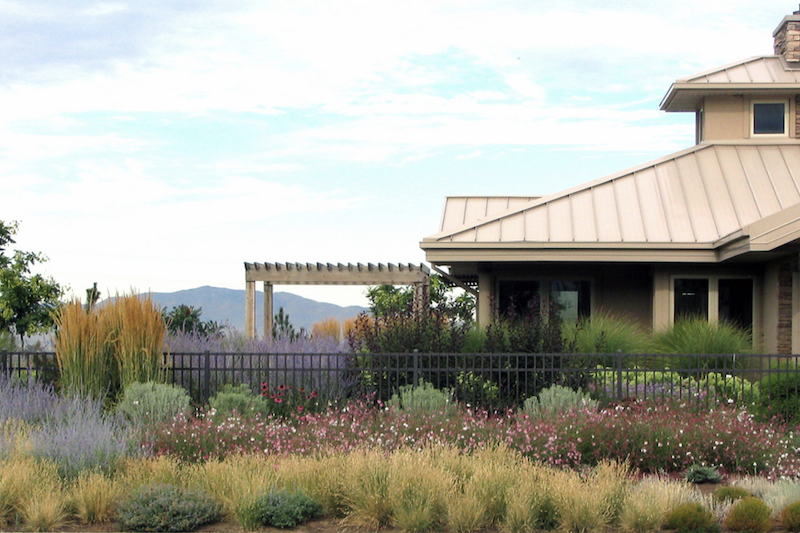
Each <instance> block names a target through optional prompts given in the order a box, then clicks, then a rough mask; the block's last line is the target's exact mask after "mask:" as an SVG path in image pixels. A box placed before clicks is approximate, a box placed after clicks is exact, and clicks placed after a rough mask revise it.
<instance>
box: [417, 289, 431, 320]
mask: <svg viewBox="0 0 800 533" xmlns="http://www.w3.org/2000/svg"><path fill="white" fill-rule="evenodd" d="M430 307H431V284H430V282H428V283H425V282H420V283H414V314H415V315H417V316H420V315H422V314H423V313H426V312H427V311H428V310H429V309H430Z"/></svg>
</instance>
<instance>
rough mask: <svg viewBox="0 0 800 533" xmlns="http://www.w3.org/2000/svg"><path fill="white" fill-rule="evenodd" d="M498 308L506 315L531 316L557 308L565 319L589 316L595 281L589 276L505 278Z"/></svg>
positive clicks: (560, 315)
mask: <svg viewBox="0 0 800 533" xmlns="http://www.w3.org/2000/svg"><path fill="white" fill-rule="evenodd" d="M498 289H499V290H498V298H497V303H498V310H499V311H500V314H502V315H506V316H509V315H510V316H529V315H532V314H536V313H539V311H540V310H544V309H549V308H550V306H552V308H553V310H554V311H555V312H556V313H557V314H558V316H559V317H561V318H562V319H563V320H565V321H570V322H576V321H577V320H578V318H580V317H584V316H589V314H590V310H591V283H590V282H589V281H586V280H552V279H549V280H548V279H543V280H501V281H500V283H499V287H498Z"/></svg>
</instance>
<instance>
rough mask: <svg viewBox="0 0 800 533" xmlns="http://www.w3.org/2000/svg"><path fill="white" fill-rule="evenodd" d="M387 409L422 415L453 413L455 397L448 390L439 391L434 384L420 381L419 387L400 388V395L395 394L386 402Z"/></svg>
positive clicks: (406, 386)
mask: <svg viewBox="0 0 800 533" xmlns="http://www.w3.org/2000/svg"><path fill="white" fill-rule="evenodd" d="M386 406H387V407H394V408H395V409H400V410H402V411H411V412H414V413H421V414H434V413H441V412H445V413H447V412H452V411H453V409H454V402H453V396H452V394H451V393H450V391H449V390H448V389H442V390H439V389H437V388H436V387H434V386H433V385H432V384H430V383H428V382H426V381H424V380H420V381H419V385H418V386H416V387H415V386H413V385H405V386H403V387H400V393H399V394H393V395H392V397H391V398H390V399H389V401H388V402H386Z"/></svg>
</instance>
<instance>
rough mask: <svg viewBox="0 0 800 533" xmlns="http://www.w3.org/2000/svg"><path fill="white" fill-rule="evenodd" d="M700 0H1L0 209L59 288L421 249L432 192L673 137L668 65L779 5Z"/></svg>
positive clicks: (726, 57)
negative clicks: (662, 105) (665, 101)
mask: <svg viewBox="0 0 800 533" xmlns="http://www.w3.org/2000/svg"><path fill="white" fill-rule="evenodd" d="M698 4H699V2H697V1H696V0H691V1H690V0H673V1H670V2H641V1H638V0H631V1H626V0H620V1H609V0H603V1H601V0H583V1H580V2H578V1H570V0H563V1H557V2H556V1H545V0H524V1H499V0H491V1H485V2H475V1H469V0H459V1H453V2H449V1H436V0H425V1H415V0H405V1H403V2H387V1H382V0H365V1H350V0H337V1H335V2H330V1H323V0H314V1H302V0H289V1H275V0H258V1H245V0H231V1H226V2H219V1H216V0H213V1H212V0H197V1H192V2H185V1H182V0H181V1H178V0H157V1H155V0H154V1H149V0H136V1H119V2H117V1H107V2H95V1H83V0H74V1H71V2H59V1H55V0H41V1H40V0H0V183H2V188H0V220H5V221H10V220H17V221H19V222H20V231H19V233H18V236H17V241H18V245H19V247H20V248H21V249H24V250H32V251H42V252H44V253H45V254H47V255H48V256H49V258H50V261H49V262H48V263H47V264H45V265H43V267H42V269H41V271H43V272H45V273H47V274H48V275H51V276H53V277H54V278H55V279H56V280H57V281H59V282H61V283H64V284H66V285H69V286H70V287H71V289H72V291H73V292H74V294H76V295H78V296H83V295H84V291H85V289H86V288H87V287H90V286H91V285H92V283H93V282H97V283H98V286H99V288H100V290H101V291H102V292H103V293H104V294H105V295H108V294H113V293H114V292H128V291H130V290H131V289H135V290H137V291H140V292H145V291H150V290H152V291H156V292H171V291H176V290H181V289H189V288H193V287H198V286H201V285H212V286H218V287H229V288H235V289H243V288H244V268H243V262H245V261H247V262H286V261H290V262H294V261H299V262H306V261H310V262H343V263H346V262H372V263H377V262H393V263H397V262H404V263H408V262H411V263H419V262H421V261H423V260H424V254H423V253H422V251H421V250H420V249H419V241H420V240H422V238H423V237H425V236H427V235H430V234H433V233H436V232H437V230H438V227H439V221H440V216H441V208H442V206H443V202H444V198H445V197H446V196H448V195H470V194H474V195H541V194H548V193H553V192H557V191H559V190H561V189H564V188H567V187H571V186H574V185H578V184H580V183H583V182H585V181H589V180H593V179H597V178H601V177H603V176H605V175H607V174H610V173H612V172H615V171H619V170H623V169H625V168H628V167H630V166H633V165H635V164H638V163H643V162H646V161H648V160H650V159H654V158H657V157H660V156H663V155H666V154H668V153H670V152H674V151H677V150H680V149H683V148H686V147H688V146H691V145H692V144H693V142H694V118H693V116H691V115H688V114H669V115H668V114H665V113H662V112H660V111H659V110H658V106H659V102H660V101H661V98H662V97H663V96H664V94H665V93H666V91H667V89H668V88H669V86H670V84H671V83H672V82H673V81H674V80H675V79H677V78H680V77H684V76H687V75H689V74H693V73H695V72H700V71H704V70H708V69H711V68H714V67H718V66H722V65H725V64H728V63H732V62H734V61H737V60H740V59H744V58H747V57H751V56H757V55H770V54H771V53H772V32H773V30H774V29H775V28H776V27H777V25H778V24H779V22H780V21H781V19H782V18H783V17H784V16H785V15H788V14H791V12H792V11H793V10H794V9H796V8H797V3H790V2H776V1H774V0H772V1H770V2H764V1H763V0H761V1H754V0H725V1H717V0H703V2H702V4H701V5H698ZM279 290H288V291H290V292H295V293H297V294H301V295H303V296H308V297H311V298H314V299H317V300H325V301H333V302H334V303H339V304H363V303H364V302H365V300H364V297H363V288H359V287H356V288H341V287H340V288H326V287H311V288H303V287H281V288H279Z"/></svg>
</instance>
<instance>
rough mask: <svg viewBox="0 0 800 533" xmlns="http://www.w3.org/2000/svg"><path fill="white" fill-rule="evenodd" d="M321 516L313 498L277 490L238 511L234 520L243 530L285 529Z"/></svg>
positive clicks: (320, 508)
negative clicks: (260, 528) (261, 528)
mask: <svg viewBox="0 0 800 533" xmlns="http://www.w3.org/2000/svg"><path fill="white" fill-rule="evenodd" d="M321 514H322V506H321V505H320V504H319V502H317V501H316V500H314V499H313V498H309V497H308V496H306V495H305V494H303V493H302V492H298V493H291V492H288V491H285V490H278V491H271V492H268V493H267V494H265V495H263V496H261V497H260V498H258V499H257V500H255V501H254V502H253V503H252V504H250V505H247V506H244V507H243V508H241V509H239V511H238V513H237V516H236V518H237V519H238V520H239V524H240V525H241V526H242V527H243V528H245V529H257V528H259V527H264V526H266V527H278V528H287V527H294V526H296V525H298V524H300V523H302V522H306V521H307V520H311V519H312V518H317V517H319V516H320V515H321Z"/></svg>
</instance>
